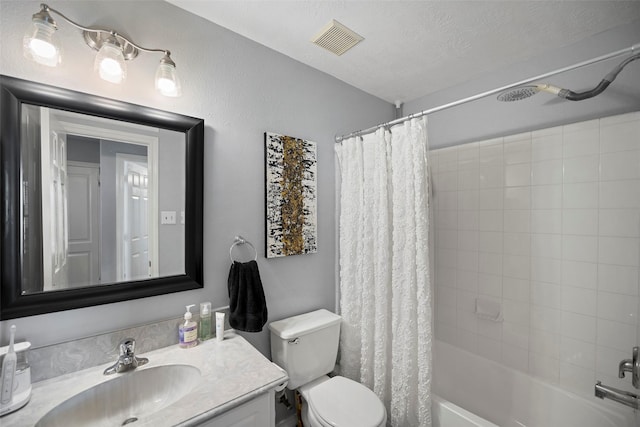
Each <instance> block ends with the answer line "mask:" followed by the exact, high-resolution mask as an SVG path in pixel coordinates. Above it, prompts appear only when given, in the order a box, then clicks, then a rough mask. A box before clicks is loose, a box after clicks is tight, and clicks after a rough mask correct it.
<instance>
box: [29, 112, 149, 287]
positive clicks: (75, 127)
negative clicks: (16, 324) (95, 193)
mask: <svg viewBox="0 0 640 427" xmlns="http://www.w3.org/2000/svg"><path fill="white" fill-rule="evenodd" d="M76 116H77V114H76V113H68V112H65V111H63V110H57V109H49V108H46V107H41V119H46V121H47V122H50V123H55V126H54V127H55V129H53V128H51V127H50V126H47V127H46V129H45V127H42V128H41V131H42V134H41V141H42V144H41V149H42V150H43V158H44V157H45V156H47V154H46V152H45V151H49V150H50V149H51V148H50V144H48V141H49V134H50V133H51V131H55V132H57V133H59V134H62V135H64V136H68V135H74V136H80V137H86V138H94V139H99V140H101V141H111V142H121V143H126V144H133V145H141V146H144V147H146V150H147V171H148V179H149V181H148V198H149V200H150V203H148V204H147V207H148V214H147V218H148V220H147V224H148V228H149V229H148V236H149V240H148V242H149V244H148V247H149V262H150V264H151V265H150V268H149V274H150V276H148V277H156V276H157V275H158V270H159V268H158V220H157V219H158V218H159V216H158V185H157V184H158V144H159V142H158V136H153V135H149V129H150V128H149V127H148V126H140V125H136V124H128V123H125V122H119V123H118V125H120V126H122V125H126V127H127V130H126V131H123V130H119V129H112V128H109V127H108V123H109V121H110V120H106V119H102V118H98V117H91V116H83V117H82V119H83V120H84V121H85V122H86V120H87V119H90V121H91V124H90V125H89V124H86V123H78V122H77V121H76V120H75V118H76ZM52 119H53V120H52ZM45 131H46V132H47V135H44V133H45ZM47 167H48V165H45V163H44V162H43V163H42V169H43V174H42V177H43V183H42V184H43V188H45V185H49V182H48V181H45V176H50V175H51V173H49V171H45V169H46V168H47ZM47 179H49V178H47ZM114 185H115V186H116V188H117V187H118V186H119V185H118V183H117V182H116V183H115V184H114ZM42 197H43V201H42V202H43V204H42V206H43V208H44V206H49V205H50V204H51V202H50V199H51V196H50V195H49V194H45V192H43V195H42ZM63 202H64V203H65V209H64V214H65V216H68V212H67V209H66V203H67V201H66V200H64V201H63ZM116 215H117V216H118V217H120V215H121V212H120V211H117V212H116ZM50 217H51V213H49V214H45V213H44V212H43V230H42V234H43V238H44V243H45V244H43V259H44V260H47V259H54V258H55V259H57V258H59V257H63V256H64V257H65V258H66V256H68V253H67V254H62V253H60V254H57V253H54V252H56V251H55V250H52V245H51V244H47V241H48V240H49V241H50V240H51V239H53V237H55V236H56V235H57V234H59V233H57V232H56V229H55V228H54V227H55V226H54V225H52V223H51V220H50V221H46V220H45V218H50ZM67 229H68V227H66V229H65V230H62V231H61V232H62V233H63V234H65V235H64V236H62V240H61V239H57V240H61V244H62V243H64V242H68V236H67V235H66V234H67V233H68V231H67ZM58 231H60V230H58ZM47 236H53V237H51V239H50V238H48V237H47ZM121 245H122V242H121V241H120V239H118V241H117V249H118V250H120V249H121ZM61 247H62V248H64V251H65V252H68V250H67V247H68V245H67V244H62V246H61ZM116 262H117V265H116V268H117V271H118V274H117V281H118V282H119V281H129V280H132V279H131V278H124V277H123V276H122V274H121V272H122V269H121V265H120V264H121V262H122V257H121V256H120V253H118V256H117V258H116ZM43 267H44V269H43V275H44V277H43V279H44V283H45V288H44V290H45V291H46V290H53V289H63V288H67V287H69V284H68V283H64V284H59V285H58V286H53V285H52V284H53V281H54V280H53V277H54V274H55V271H54V269H53V266H52V265H51V263H49V265H48V266H47V263H44V266H43ZM101 269H102V266H101ZM100 276H101V277H102V274H101V275H100ZM148 277H147V278H148ZM140 279H142V278H137V280H140ZM47 284H48V285H49V286H47ZM100 284H101V281H100V282H98V283H87V284H83V286H94V285H100Z"/></svg>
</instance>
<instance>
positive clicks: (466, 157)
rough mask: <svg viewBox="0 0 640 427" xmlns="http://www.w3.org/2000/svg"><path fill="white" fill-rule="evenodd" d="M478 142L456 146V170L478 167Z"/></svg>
mask: <svg viewBox="0 0 640 427" xmlns="http://www.w3.org/2000/svg"><path fill="white" fill-rule="evenodd" d="M479 164H480V144H478V143H477V142H472V143H469V144H464V145H460V146H458V170H465V169H478V166H479Z"/></svg>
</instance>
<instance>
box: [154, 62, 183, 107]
mask: <svg viewBox="0 0 640 427" xmlns="http://www.w3.org/2000/svg"><path fill="white" fill-rule="evenodd" d="M155 81H156V90H157V91H158V92H160V93H161V94H162V95H164V96H172V97H177V96H180V95H182V87H181V86H180V79H179V78H178V72H177V71H176V64H175V63H174V62H173V61H172V60H171V58H170V57H169V55H168V54H167V55H165V56H164V58H162V59H161V60H160V65H158V69H157V70H156V79H155Z"/></svg>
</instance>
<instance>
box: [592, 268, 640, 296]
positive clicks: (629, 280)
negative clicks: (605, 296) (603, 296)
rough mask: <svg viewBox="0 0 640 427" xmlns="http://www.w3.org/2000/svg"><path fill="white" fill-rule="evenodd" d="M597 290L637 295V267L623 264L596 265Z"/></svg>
mask: <svg viewBox="0 0 640 427" xmlns="http://www.w3.org/2000/svg"><path fill="white" fill-rule="evenodd" d="M598 290H601V291H606V292H616V293H619V294H624V295H631V296H637V295H638V268H637V267H629V266H624V265H607V264H599V265H598Z"/></svg>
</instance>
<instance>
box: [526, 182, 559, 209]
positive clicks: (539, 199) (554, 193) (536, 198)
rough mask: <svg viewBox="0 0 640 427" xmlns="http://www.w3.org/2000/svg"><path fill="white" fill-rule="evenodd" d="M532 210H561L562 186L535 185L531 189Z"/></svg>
mask: <svg viewBox="0 0 640 427" xmlns="http://www.w3.org/2000/svg"><path fill="white" fill-rule="evenodd" d="M531 207H532V208H533V209H561V208H562V185H560V184H554V185H536V186H533V187H531Z"/></svg>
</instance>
